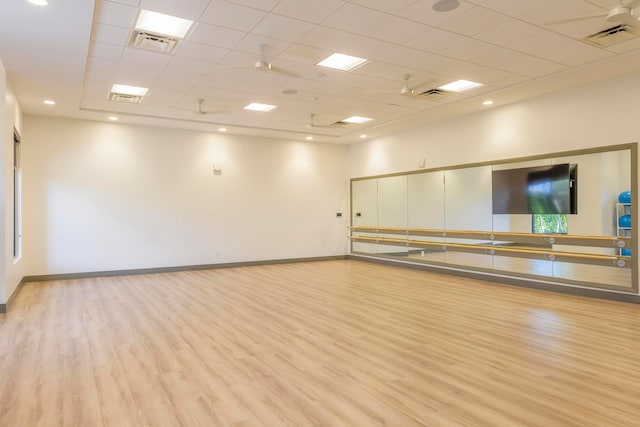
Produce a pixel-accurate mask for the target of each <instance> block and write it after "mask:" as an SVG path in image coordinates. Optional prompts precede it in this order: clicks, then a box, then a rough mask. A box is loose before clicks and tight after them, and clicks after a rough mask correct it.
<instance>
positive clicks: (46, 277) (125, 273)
mask: <svg viewBox="0 0 640 427" xmlns="http://www.w3.org/2000/svg"><path fill="white" fill-rule="evenodd" d="M347 258H348V255H335V256H325V257H310V258H285V259H269V260H261V261H243V262H228V263H221V264H201V265H183V266H175V267H156V268H138V269H131V270H107V271H87V272H82V273H63V274H43V275H39V276H26V277H25V278H24V279H22V281H23V282H46V281H50V280H73V279H89V278H96V277H113V276H132V275H138V274H157V273H174V272H179V271H194V270H214V269H218V268H233V267H252V266H256V265H275V264H291V263H296V262H314V261H331V260H340V259H347ZM15 293H17V291H16V292H15ZM15 293H14V295H15Z"/></svg>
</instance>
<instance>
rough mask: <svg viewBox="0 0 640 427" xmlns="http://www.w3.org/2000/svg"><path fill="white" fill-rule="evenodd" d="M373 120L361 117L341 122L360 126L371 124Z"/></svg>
mask: <svg viewBox="0 0 640 427" xmlns="http://www.w3.org/2000/svg"><path fill="white" fill-rule="evenodd" d="M371 120H373V119H370V118H369V117H360V116H351V117H349V118H347V119H344V120H340V121H341V122H345V123H355V124H360V123H367V122H370V121H371Z"/></svg>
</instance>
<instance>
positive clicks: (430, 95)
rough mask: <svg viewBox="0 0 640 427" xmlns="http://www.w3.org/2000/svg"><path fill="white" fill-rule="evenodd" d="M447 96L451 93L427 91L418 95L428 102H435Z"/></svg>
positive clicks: (446, 91) (435, 90)
mask: <svg viewBox="0 0 640 427" xmlns="http://www.w3.org/2000/svg"><path fill="white" fill-rule="evenodd" d="M449 95H451V92H449V91H448V90H443V89H429V90H425V91H424V92H422V93H420V94H418V96H419V97H420V98H422V99H428V100H429V101H437V100H439V99H442V98H446V97H447V96H449Z"/></svg>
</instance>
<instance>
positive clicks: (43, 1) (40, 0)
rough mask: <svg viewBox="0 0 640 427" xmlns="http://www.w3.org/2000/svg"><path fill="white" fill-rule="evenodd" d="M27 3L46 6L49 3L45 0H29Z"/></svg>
mask: <svg viewBox="0 0 640 427" xmlns="http://www.w3.org/2000/svg"><path fill="white" fill-rule="evenodd" d="M29 3H31V4H35V5H36V6H46V5H48V4H49V2H48V1H47V0H29Z"/></svg>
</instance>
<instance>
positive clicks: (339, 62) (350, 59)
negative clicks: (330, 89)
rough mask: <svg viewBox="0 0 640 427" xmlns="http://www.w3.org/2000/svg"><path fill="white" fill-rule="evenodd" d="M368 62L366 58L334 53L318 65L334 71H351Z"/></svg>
mask: <svg viewBox="0 0 640 427" xmlns="http://www.w3.org/2000/svg"><path fill="white" fill-rule="evenodd" d="M366 62H368V60H367V59H365V58H358V57H357V56H351V55H344V54H342V53H334V54H333V55H330V56H328V57H327V58H325V59H323V60H322V61H320V62H318V63H317V64H316V65H319V66H321V67H327V68H333V69H334V70H342V71H351V70H353V69H355V68H356V67H359V66H361V65H362V64H364V63H366Z"/></svg>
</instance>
